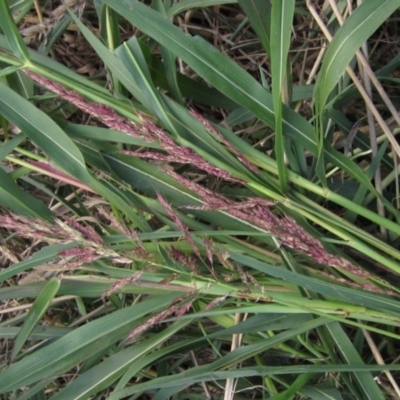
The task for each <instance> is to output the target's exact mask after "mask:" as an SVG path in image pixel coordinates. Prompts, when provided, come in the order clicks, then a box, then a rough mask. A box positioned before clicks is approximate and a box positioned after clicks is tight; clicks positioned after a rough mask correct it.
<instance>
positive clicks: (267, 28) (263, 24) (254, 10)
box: [238, 0, 292, 56]
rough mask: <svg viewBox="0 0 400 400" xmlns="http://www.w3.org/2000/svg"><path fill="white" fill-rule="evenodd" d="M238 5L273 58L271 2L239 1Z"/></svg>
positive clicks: (261, 0)
mask: <svg viewBox="0 0 400 400" xmlns="http://www.w3.org/2000/svg"><path fill="white" fill-rule="evenodd" d="M290 1H292V0H290ZM238 3H239V5H240V7H241V8H242V10H243V11H244V12H245V14H246V16H247V18H248V19H249V21H250V24H251V26H252V27H253V29H254V30H255V32H256V33H257V36H258V38H259V39H260V41H261V44H262V46H263V48H264V50H265V52H266V53H267V54H268V56H271V50H270V45H271V37H270V35H271V23H272V19H271V8H272V5H271V2H270V1H264V0H239V1H238Z"/></svg>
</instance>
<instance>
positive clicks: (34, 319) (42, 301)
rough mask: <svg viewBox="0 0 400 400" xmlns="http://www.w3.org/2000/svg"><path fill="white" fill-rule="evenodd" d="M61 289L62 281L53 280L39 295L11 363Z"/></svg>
mask: <svg viewBox="0 0 400 400" xmlns="http://www.w3.org/2000/svg"><path fill="white" fill-rule="evenodd" d="M59 288H60V280H59V279H58V278H52V279H50V280H49V281H48V282H47V283H46V285H45V286H44V288H43V289H42V291H41V292H40V293H39V296H38V297H37V298H36V300H35V301H34V303H33V305H32V307H31V309H30V310H29V312H28V315H27V316H26V318H25V320H24V324H23V326H22V328H21V330H20V331H19V332H18V334H17V336H16V337H15V340H14V348H13V350H12V353H11V362H13V361H14V360H15V357H16V356H17V355H18V353H19V352H20V350H21V349H22V347H23V345H24V344H25V342H26V341H27V340H28V338H29V336H30V335H31V333H32V331H33V330H34V329H35V327H36V325H37V324H38V323H39V322H40V320H41V318H42V317H43V315H44V314H45V312H46V311H47V309H48V307H49V305H50V304H51V302H52V301H53V299H54V296H55V295H56V294H57V292H58V289H59Z"/></svg>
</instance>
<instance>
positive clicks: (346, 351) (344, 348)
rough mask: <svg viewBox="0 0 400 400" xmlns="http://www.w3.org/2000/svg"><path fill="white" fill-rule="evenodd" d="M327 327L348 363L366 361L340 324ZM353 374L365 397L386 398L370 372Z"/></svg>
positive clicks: (359, 363)
mask: <svg viewBox="0 0 400 400" xmlns="http://www.w3.org/2000/svg"><path fill="white" fill-rule="evenodd" d="M326 329H327V330H328V331H329V333H330V334H331V336H332V338H333V340H334V341H335V344H336V347H337V348H338V351H339V353H340V354H341V356H342V357H343V359H344V360H345V361H346V362H347V363H348V365H354V364H356V365H362V364H363V363H364V362H363V359H362V358H361V356H360V354H359V353H358V352H357V350H356V349H355V348H354V345H353V343H352V342H351V341H350V339H349V337H348V336H347V334H346V333H345V331H344V330H343V328H342V327H341V326H340V324H338V323H337V322H332V323H330V324H327V325H326ZM352 375H353V376H354V379H355V380H356V381H357V383H358V387H359V388H360V390H361V391H362V393H363V399H370V400H385V397H384V396H383V394H382V392H381V390H380V389H379V387H378V385H377V383H376V381H375V380H374V378H373V376H372V374H371V373H370V372H354V373H353V374H352Z"/></svg>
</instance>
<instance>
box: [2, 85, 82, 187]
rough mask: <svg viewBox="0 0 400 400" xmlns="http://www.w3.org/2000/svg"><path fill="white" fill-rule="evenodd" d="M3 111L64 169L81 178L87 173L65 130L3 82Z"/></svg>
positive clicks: (78, 152)
mask: <svg viewBox="0 0 400 400" xmlns="http://www.w3.org/2000/svg"><path fill="white" fill-rule="evenodd" d="M0 113H1V114H3V115H4V116H5V117H6V118H7V119H8V120H10V121H11V122H12V123H13V124H15V125H16V126H18V127H19V128H20V129H21V130H22V131H23V132H24V133H25V134H26V135H27V136H28V137H29V138H30V139H31V140H32V141H33V142H35V143H36V144H37V145H38V146H39V147H40V148H41V149H42V150H43V151H44V152H45V153H46V154H47V155H48V156H49V157H50V158H51V159H52V160H53V161H54V162H55V163H56V164H57V165H58V166H60V167H61V168H62V169H63V170H64V171H66V172H68V173H70V174H71V175H72V176H73V177H75V178H77V179H81V180H83V179H82V178H84V177H86V176H87V174H88V172H87V170H86V166H85V161H84V159H83V157H82V154H81V153H80V151H79V150H78V148H77V147H76V145H75V144H74V143H73V142H72V140H71V139H69V138H68V136H67V135H66V134H65V132H63V130H62V129H61V128H60V127H59V126H58V125H57V124H56V123H55V122H54V121H53V120H52V119H51V118H50V117H48V116H47V115H46V114H45V113H43V112H42V111H40V110H39V109H38V108H36V107H35V106H34V105H32V104H31V103H29V102H28V101H27V100H25V99H24V98H22V97H21V96H19V95H17V94H16V93H15V92H14V91H13V90H11V89H10V88H8V87H7V86H5V85H3V84H1V83H0Z"/></svg>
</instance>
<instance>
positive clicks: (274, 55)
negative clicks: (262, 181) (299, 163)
mask: <svg viewBox="0 0 400 400" xmlns="http://www.w3.org/2000/svg"><path fill="white" fill-rule="evenodd" d="M294 5H295V1H294V0H286V1H280V0H274V1H273V2H272V15H271V55H270V56H271V79H272V99H273V104H274V112H275V157H276V162H277V166H278V172H279V182H280V186H281V190H282V191H283V192H284V193H285V192H286V191H287V172H286V166H285V137H284V130H283V107H282V105H283V104H287V103H288V101H289V88H288V84H289V83H288V81H287V76H288V65H289V64H288V55H289V48H290V39H291V31H292V21H293V15H294Z"/></svg>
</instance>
